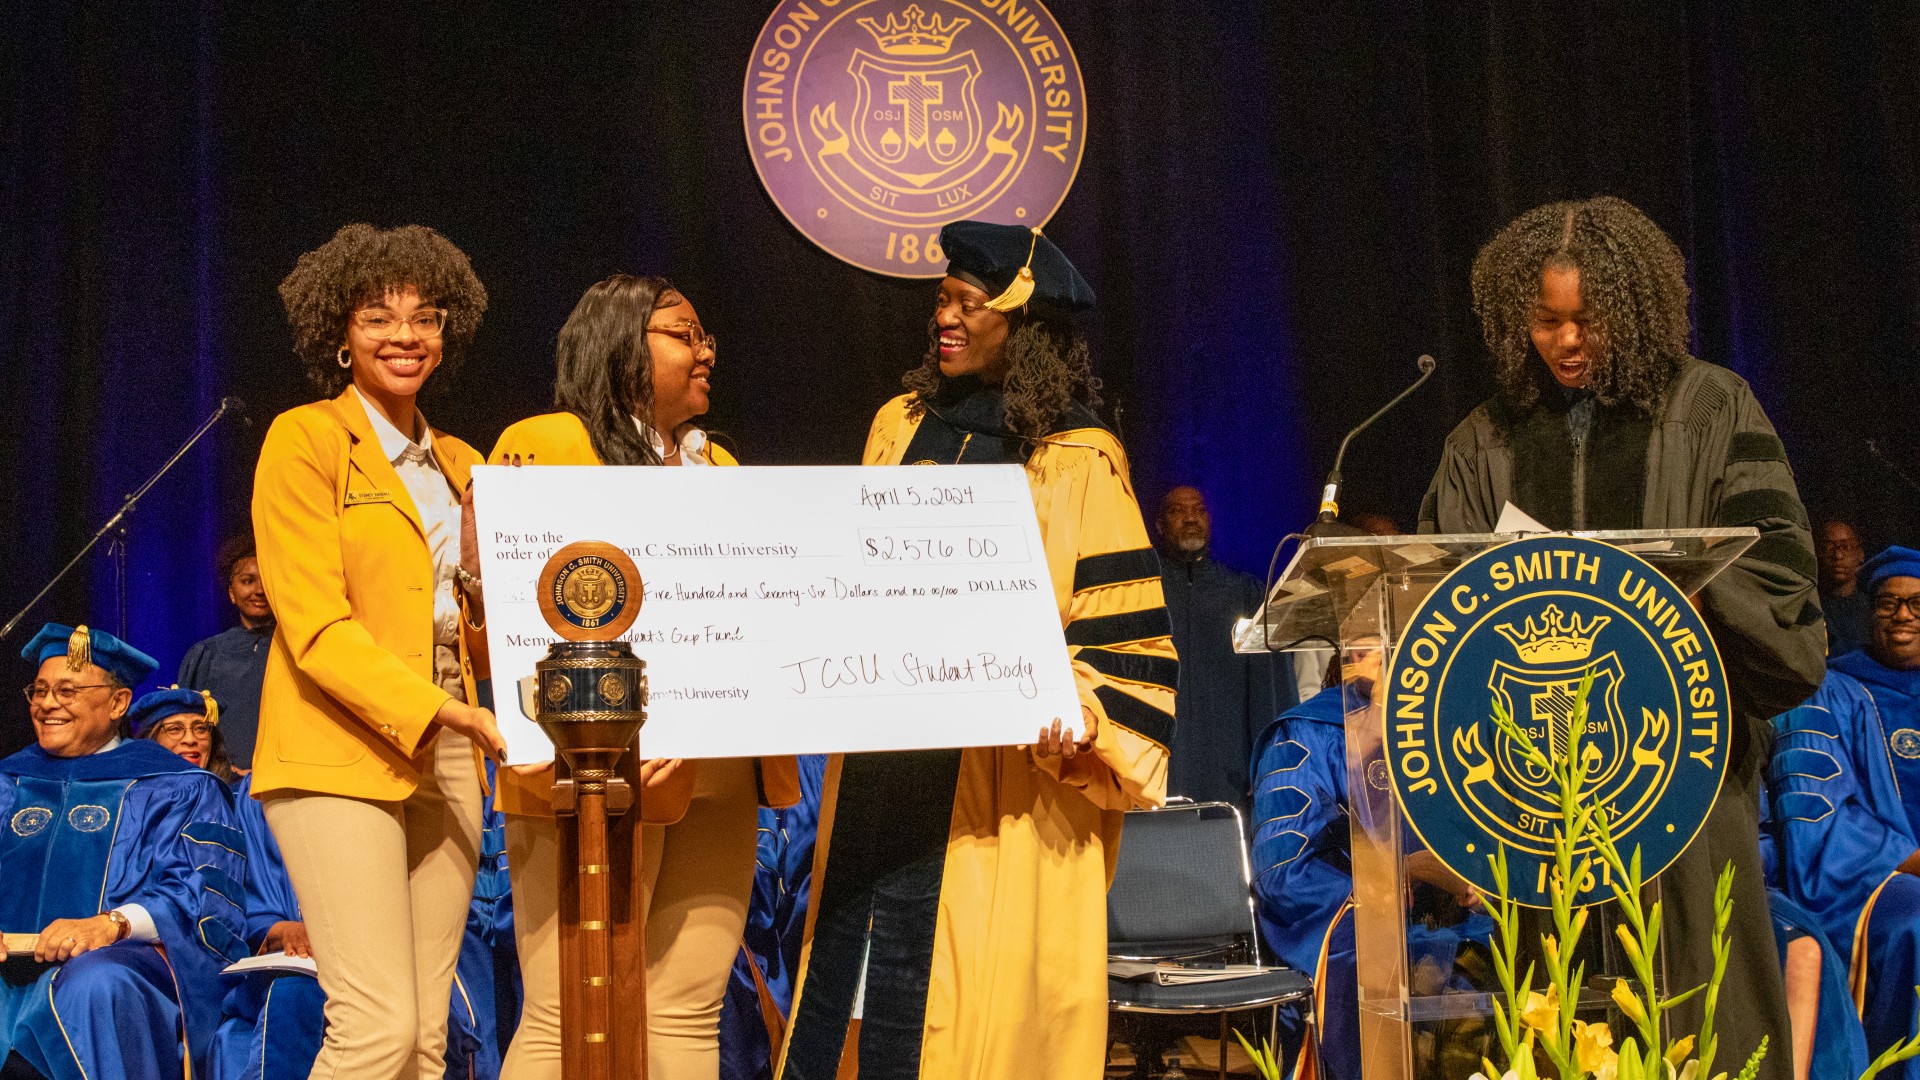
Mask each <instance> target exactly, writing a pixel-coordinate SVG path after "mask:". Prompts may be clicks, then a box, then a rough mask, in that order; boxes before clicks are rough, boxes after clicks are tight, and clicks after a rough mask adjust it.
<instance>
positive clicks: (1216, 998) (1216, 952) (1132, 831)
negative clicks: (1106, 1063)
mask: <svg viewBox="0 0 1920 1080" xmlns="http://www.w3.org/2000/svg"><path fill="white" fill-rule="evenodd" d="M1244 835H1245V834H1244V833H1243V832H1242V831H1241V827H1240V811H1239V810H1238V809H1236V808H1235V807H1233V806H1231V805H1229V804H1227V803H1221V802H1211V803H1192V802H1186V801H1184V800H1180V801H1176V802H1174V803H1172V804H1170V805H1168V806H1166V807H1164V808H1162V809H1158V810H1132V811H1128V813H1127V815H1126V822H1125V824H1124V825H1123V826H1122V831H1121V834H1120V860H1119V865H1118V866H1116V867H1115V870H1114V877H1113V887H1112V888H1111V889H1110V890H1108V893H1107V955H1108V956H1109V957H1110V958H1112V959H1115V960H1140V961H1150V962H1165V961H1187V962H1205V963H1213V962H1220V963H1239V964H1259V963H1261V962H1262V960H1261V951H1260V930H1259V926H1258V924H1257V923H1256V922H1255V918H1254V910H1253V878H1252V873H1251V871H1250V869H1249V867H1248V864H1247V847H1246V842H1245V840H1244V839H1243V837H1244ZM1312 998H1313V979H1312V978H1311V977H1310V976H1308V975H1306V974H1303V973H1301V972H1298V971H1293V970H1291V969H1288V970H1283V971H1273V972H1267V973H1264V974H1259V975H1249V976H1245V977H1242V978H1235V979H1224V980H1220V981H1217V982H1202V983H1187V984H1185V985H1181V986H1161V985H1160V984H1159V983H1158V982H1156V981H1154V980H1152V979H1147V980H1144V981H1137V982H1129V981H1126V980H1122V979H1116V978H1112V977H1109V978H1108V979H1107V1005H1108V1008H1110V1009H1111V1010H1112V1011H1114V1012H1117V1013H1122V1014H1142V1013H1144V1014H1157V1015H1163V1016H1169V1015H1171V1016H1204V1015H1208V1014H1214V1015H1218V1016H1219V1017H1220V1076H1221V1077H1222V1078H1224V1077H1225V1076H1226V1075H1227V1044H1228V1043H1229V1042H1230V1041H1231V1036H1230V1035H1229V1034H1228V1031H1227V1021H1228V1017H1230V1016H1231V1015H1232V1014H1234V1013H1238V1012H1252V1011H1255V1010H1259V1009H1267V1010H1269V1011H1270V1013H1271V1014H1272V1015H1273V1016H1274V1018H1275V1020H1276V1021H1277V1018H1278V1013H1279V1008H1280V1006H1282V1005H1287V1004H1293V1003H1300V1002H1310V1001H1311V1000H1312ZM1311 1011H1312V1010H1311V1009H1308V1010H1307V1012H1308V1014H1309V1015H1311ZM1269 1030H1272V1029H1271V1026H1269ZM1255 1042H1256V1044H1257V1042H1258V1040H1255ZM1315 1042H1316V1040H1314V1039H1313V1038H1312V1037H1311V1034H1310V1035H1309V1038H1308V1044H1309V1046H1310V1047H1311V1046H1312V1045H1313V1044H1314V1043H1315ZM1135 1047H1136V1060H1139V1058H1138V1056H1137V1055H1138V1053H1139V1044H1138V1043H1136V1044H1135ZM1306 1052H1308V1051H1307V1050H1302V1053H1306ZM1137 1075H1144V1069H1142V1071H1141V1072H1140V1073H1138V1074H1137Z"/></svg>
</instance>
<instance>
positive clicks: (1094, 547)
mask: <svg viewBox="0 0 1920 1080" xmlns="http://www.w3.org/2000/svg"><path fill="white" fill-rule="evenodd" d="M908 400H909V399H908V398H907V397H905V396H902V397H899V398H895V399H894V400H893V401H890V402H888V403H887V404H886V406H885V407H883V408H882V409H881V410H880V413H879V415H878V416H877V417H876V418H875V419H874V423H873V429H872V432H871V433H870V434H869V436H868V439H867V448H866V454H865V464H868V465H897V464H900V463H901V462H902V460H903V457H904V455H905V454H906V452H907V450H908V448H909V445H910V444H913V443H914V438H915V434H916V432H917V431H918V429H919V428H920V426H921V424H922V422H923V421H924V420H928V419H929V417H927V416H926V415H925V414H923V416H922V417H913V416H910V415H908V410H907V404H908ZM995 400H997V399H995ZM945 415H948V416H951V414H945ZM1074 421H1081V422H1083V426H1068V427H1066V428H1064V429H1063V430H1060V431H1057V432H1055V433H1054V434H1051V435H1048V436H1046V437H1045V438H1044V439H1042V440H1040V441H1039V443H1038V445H1037V447H1036V448H1035V449H1034V451H1033V453H1032V455H1031V456H1030V457H1029V458H1028V459H1027V461H1026V471H1027V477H1028V481H1029V483H1030V484H1031V487H1032V494H1033V504H1034V509H1035V510H1036V511H1037V513H1038V515H1039V521H1040V533H1041V536H1042V538H1043V540H1044V543H1045V545H1046V552H1047V566H1048V569H1049V571H1050V572H1051V578H1052V587H1053V593H1054V596H1055V598H1056V600H1057V602H1058V606H1059V612H1060V625H1061V627H1062V629H1063V630H1064V632H1065V634H1066V638H1067V643H1068V652H1069V654H1070V656H1071V657H1072V660H1073V671H1074V676H1075V680H1076V682H1077V683H1078V686H1079V694H1080V701H1081V703H1082V704H1083V705H1085V706H1086V707H1087V708H1088V709H1090V710H1092V711H1093V713H1094V715H1095V716H1097V717H1098V718H1099V731H1098V735H1097V737H1096V739H1095V742H1094V745H1093V749H1092V752H1091V753H1087V752H1082V753H1081V754H1079V755H1077V756H1076V757H1074V758H1073V759H1072V760H1063V759H1061V758H1059V757H1054V758H1049V759H1046V760H1044V761H1042V760H1037V759H1036V758H1035V757H1034V756H1033V754H1032V753H1031V751H1029V750H1027V749H1024V748H1015V747H985V748H973V749H967V750H962V751H957V752H942V751H924V752H915V753H919V754H941V753H955V754H957V759H958V775H957V780H956V781H955V782H954V786H953V789H952V790H953V800H952V811H951V816H950V819H949V820H948V822H947V828H946V841H945V852H944V858H943V859H942V858H941V857H940V856H939V854H938V852H937V850H936V852H935V854H934V856H933V857H932V859H931V862H933V863H934V864H936V865H935V866H934V867H933V869H932V870H931V871H930V872H929V874H928V875H927V885H928V887H929V888H930V889H931V890H934V891H937V905H935V904H931V903H926V899H927V898H926V897H925V896H922V897H920V899H921V901H922V903H924V904H926V909H927V910H928V911H931V912H934V915H933V919H934V921H933V925H932V932H931V934H930V935H927V937H926V939H925V940H924V942H923V943H922V944H920V945H918V946H917V947H918V948H920V949H921V953H920V954H918V955H917V961H918V962H917V965H916V964H906V965H897V964H896V965H883V964H882V963H881V962H880V960H879V957H880V954H881V950H882V943H883V926H882V923H883V922H884V921H886V919H887V913H888V911H889V905H890V904H891V903H893V902H894V897H895V896H896V895H898V894H897V893H896V894H892V895H890V894H888V893H887V892H886V891H885V890H884V889H882V890H880V891H879V892H878V893H876V894H875V895H874V896H873V897H872V898H871V904H872V906H871V911H872V915H871V916H868V915H866V914H865V911H866V910H867V909H865V908H859V907H858V904H859V903H865V902H867V901H865V900H859V901H854V902H851V903H849V902H846V901H839V897H844V896H845V895H846V889H845V887H844V883H842V888H841V891H840V893H839V894H838V895H837V896H835V895H830V894H834V890H835V888H836V881H835V874H836V873H842V874H844V875H846V876H848V877H853V876H857V875H858V874H859V873H860V872H861V871H862V869H863V868H862V867H860V866H857V865H854V866H849V865H848V863H851V862H855V861H856V860H853V859H851V858H849V859H848V860H845V861H842V862H836V861H835V859H834V858H833V845H834V843H835V841H836V837H839V838H841V839H844V840H846V842H848V843H849V844H851V843H854V842H855V841H854V840H853V839H852V834H853V833H855V832H861V833H866V834H869V836H871V834H874V833H876V832H878V833H879V834H880V837H879V840H878V842H877V846H878V847H880V848H884V847H885V846H886V844H887V843H888V842H889V840H888V837H887V835H886V834H887V831H888V830H890V829H892V828H894V826H895V824H896V822H905V821H906V820H907V819H909V818H911V817H912V816H913V815H914V814H915V812H916V811H920V812H927V811H930V812H931V813H933V814H937V815H944V814H945V811H944V807H943V806H942V805H940V804H935V805H933V806H931V807H925V806H922V807H915V806H913V805H912V799H911V797H910V796H911V794H912V793H913V792H914V791H917V790H922V789H916V788H908V789H907V790H906V791H904V792H902V793H901V795H902V797H900V798H898V800H897V802H896V803H895V804H894V808H895V809H897V811H898V812H897V814H896V813H895V812H894V809H890V808H888V807H875V806H873V805H871V803H869V805H867V806H866V807H864V808H863V809H862V814H863V817H864V818H865V820H866V822H867V827H866V828H865V829H858V828H854V827H853V826H854V825H855V824H856V823H855V821H854V819H852V818H849V819H848V822H847V823H845V824H841V825H839V827H838V829H839V831H836V811H837V810H846V809H848V808H847V807H845V806H842V805H841V803H842V801H843V799H842V796H843V795H845V794H846V793H845V792H844V791H843V786H842V779H843V776H852V775H853V773H850V772H849V771H848V766H849V760H848V759H847V758H846V757H845V756H844V755H835V756H834V757H833V758H832V759H831V760H830V762H829V764H828V767H827V773H826V780H825V785H824V789H823V792H822V798H821V811H820V841H819V846H818V849H817V851H816V853H815V860H814V873H813V891H812V896H811V898H810V899H811V903H810V906H809V910H808V913H807V940H806V945H805V947H804V951H803V953H802V959H801V965H800V974H799V978H798V981H797V983H796V986H797V990H796V992H795V998H794V1004H793V1012H792V1020H791V1023H790V1026H789V1030H788V1038H787V1044H786V1047H785V1050H784V1052H783V1054H782V1060H781V1070H780V1072H779V1074H778V1075H780V1076H783V1077H785V1078H787V1080H829V1078H831V1077H832V1076H833V1075H834V1071H835V1069H836V1067H837V1064H838V1061H839V1057H840V1048H841V1045H842V1044H843V1043H844V1042H845V1033H846V1030H847V1020H848V1013H849V1011H850V1007H851V1004H852V993H853V991H852V986H851V982H850V980H853V979H857V978H858V974H859V965H860V961H859V952H860V949H861V947H862V944H861V943H860V942H859V941H857V940H855V939H857V938H860V937H864V936H870V937H871V939H872V941H873V943H874V944H873V949H874V957H875V959H874V961H872V962H870V963H869V965H868V968H867V975H866V978H867V983H866V998H865V1011H864V1019H863V1024H862V1031H861V1036H860V1053H861V1066H862V1072H863V1073H867V1074H870V1075H881V1076H889V1077H891V1076H906V1075H918V1076H921V1077H928V1078H935V1077H937V1078H940V1080H1016V1078H1028V1077H1041V1076H1044V1077H1049V1078H1056V1080H1093V1078H1095V1077H1098V1076H1100V1075H1101V1071H1102V1063H1103V1060H1104V1056H1105V1052H1106V1032H1107V982H1106V948H1107V912H1106V899H1107V886H1108V884H1109V883H1110V882H1111V881H1112V878H1113V868H1114V860H1115V857H1116V856H1117V854H1118V851H1119V841H1120V823H1121V818H1122V813H1123V811H1125V810H1127V809H1128V808H1131V807H1144V806H1155V805H1159V804H1160V803H1161V802H1163V801H1164V799H1165V796H1166V775H1167V742H1168V740H1169V736H1170V734H1171V731H1172V726H1173V697H1174V691H1173V687H1174V685H1175V675H1176V673H1177V661H1176V659H1175V656H1174V650H1173V642H1172V639H1171V637H1170V636H1169V634H1170V623H1169V620H1168V617H1167V614H1166V609H1165V607H1164V604H1163V600H1162V596H1161V591H1160V577H1159V566H1158V562H1157V559H1156V557H1155V555H1154V553H1153V550H1152V547H1151V545H1150V544H1149V542H1148V539H1147V533H1146V528H1145V525H1144V524H1143V522H1142V520H1141V516H1140V508H1139V504H1138V503H1137V502H1136V501H1135V499H1134V494H1133V489H1132V484H1131V481H1130V480H1129V478H1128V474H1127V461H1126V455H1125V453H1124V452H1123V451H1122V450H1121V448H1120V444H1119V441H1118V440H1117V439H1115V438H1114V436H1113V435H1112V434H1111V433H1109V432H1108V431H1106V430H1105V429H1104V428H1101V427H1099V426H1097V421H1095V420H1093V418H1092V415H1091V413H1090V412H1087V411H1085V410H1078V411H1077V412H1076V415H1075V416H1074V417H1071V418H1070V421H1069V423H1072V422H1074ZM930 422H932V423H935V424H939V423H942V422H943V421H942V420H939V419H932V420H931V421H930ZM960 432H961V433H962V434H964V438H963V439H962V440H960V441H955V442H952V443H951V445H952V446H955V447H959V448H960V452H959V453H958V454H957V455H952V454H950V455H947V456H945V457H943V458H942V459H941V461H942V463H947V462H951V461H952V460H953V459H954V457H956V456H957V457H959V458H960V460H962V461H966V462H972V461H975V460H979V458H977V457H975V456H973V455H970V454H969V453H968V452H967V448H968V447H970V446H971V447H974V448H977V447H979V446H980V445H981V442H976V441H974V434H973V433H969V432H968V431H967V429H965V428H964V427H962V428H961V429H960ZM922 448H923V449H924V446H923V447H922ZM917 457H918V454H916V458H917ZM1014 460H1017V458H1015V459H1014ZM926 463H929V464H931V463H932V462H931V461H928V462H926ZM1063 719H1067V720H1068V721H1069V722H1070V723H1072V725H1073V726H1074V727H1075V728H1076V729H1078V728H1079V727H1080V722H1079V720H1078V718H1072V717H1068V718H1063ZM885 756H887V755H858V756H857V757H859V758H863V759H873V758H878V757H885ZM898 757H899V758H900V759H906V758H907V757H909V755H899V756H898ZM854 764H856V765H857V764H859V762H855V763H854ZM856 771H857V770H856ZM947 775H948V776H951V775H953V774H952V773H951V772H949V773H948V774H947ZM865 790H867V791H869V792H871V791H872V790H873V788H872V787H871V786H868V787H867V788H866V789H865ZM940 794H944V791H938V790H937V791H936V792H935V797H936V798H937V797H938V795H940ZM875 810H878V811H879V813H877V814H876V813H875ZM876 818H878V819H882V821H881V823H880V824H879V825H878V827H877V828H876V826H875V824H874V820H875V819H876ZM937 825H938V821H937V819H936V828H937ZM935 839H936V843H937V839H938V838H937V835H936V838H935ZM860 843H861V844H862V845H863V847H862V850H863V851H864V850H871V849H874V848H875V847H876V843H875V842H874V841H873V840H871V839H868V840H862V841H860ZM881 857H882V858H884V856H881ZM823 896H825V897H827V898H828V911H829V915H828V916H827V918H828V920H829V925H835V924H836V922H837V923H838V925H841V926H842V927H843V928H844V927H845V926H846V925H847V924H848V922H849V919H848V918H847V917H846V916H843V915H835V914H833V912H835V911H844V910H846V909H847V908H848V907H849V906H851V907H853V908H854V910H855V914H854V915H853V916H852V918H853V919H855V920H865V921H866V925H865V927H861V926H859V924H858V923H857V922H854V923H853V932H852V933H851V934H850V933H847V932H828V931H827V930H826V929H825V928H823V927H822V926H821V925H820V922H819V921H820V919H821V918H822V898H823ZM836 901H839V902H838V903H836ZM904 906H908V907H912V906H914V905H913V904H912V903H911V902H908V903H907V904H906V905H904ZM822 942H826V944H825V945H824V946H823V945H822ZM850 942H851V944H850ZM849 953H851V955H848V954H849ZM892 955H895V956H897V955H899V954H898V953H897V952H896V953H894V954H892ZM883 967H891V968H899V967H906V968H909V969H911V970H904V971H902V970H883ZM816 969H819V970H816ZM917 995H924V1000H925V1009H924V1023H923V1024H921V1025H916V1024H914V1023H913V1022H912V1021H913V1020H914V1016H913V1015H912V1014H913V1012H914V1010H912V1009H908V1010H905V1013H906V1015H905V1016H904V1018H903V1017H902V1016H901V1015H900V1013H901V1012H902V1010H901V1009H900V1008H899V1006H898V1004H897V1003H898V1001H900V1000H901V999H902V998H908V999H913V1000H918V997H917ZM890 1010H891V1012H892V1013H893V1014H894V1015H893V1016H892V1019H891V1021H890V1022H888V1023H880V1022H879V1021H878V1020H877V1019H876V1014H877V1013H886V1012H889V1011H890ZM916 1027H917V1030H916ZM847 1049H848V1052H852V1047H850V1046H849V1047H848V1048H847ZM916 1052H917V1055H918V1067H917V1070H915V1069H914V1067H913V1057H914V1055H915V1054H916Z"/></svg>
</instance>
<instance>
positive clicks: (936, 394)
mask: <svg viewBox="0 0 1920 1080" xmlns="http://www.w3.org/2000/svg"><path fill="white" fill-rule="evenodd" d="M1007 321H1008V322H1009V323H1011V324H1012V325H1011V326H1010V327H1009V328H1008V331H1007V343H1006V350H1007V374H1006V377H1005V378H1004V379H1002V380H1001V382H1000V389H1001V393H1002V396H1003V398H1004V400H1005V402H1006V408H1007V426H1008V427H1010V428H1011V429H1012V430H1013V432H1014V434H1016V435H1020V436H1023V437H1025V438H1027V439H1039V438H1040V437H1041V436H1043V435H1046V434H1047V433H1048V432H1049V431H1050V430H1051V429H1052V427H1053V424H1054V422H1055V421H1057V420H1059V419H1060V417H1062V416H1063V415H1065V414H1066V411H1067V406H1069V405H1071V404H1072V403H1073V402H1075V401H1079V402H1082V403H1084V404H1086V405H1089V406H1093V405H1098V404H1100V380H1099V379H1098V378H1096V377H1095V376H1094V374H1093V355H1092V353H1091V352H1090V351H1089V350H1088V349H1087V339H1086V338H1085V337H1083V336H1081V335H1080V334H1079V333H1077V332H1076V331H1075V330H1074V329H1073V327H1072V324H1071V323H1069V322H1068V321H1066V319H1064V318H1058V317H1050V316H1048V315H1046V314H1044V313H1042V312H1039V311H1037V310H1036V309H1033V308H1028V309H1027V310H1026V312H1025V313H1018V312H1016V313H1014V314H1011V315H1008V316H1007ZM945 381H946V380H945V378H944V377H943V376H942V375H941V374H940V328H939V326H937V325H936V324H935V323H934V322H933V321H932V320H929V321H928V322H927V353H926V356H925V357H924V358H922V359H921V361H920V366H919V367H916V368H914V369H913V370H911V371H909V372H907V373H906V374H905V375H903V376H901V377H900V385H902V386H904V387H906V388H907V389H908V390H910V391H912V392H913V401H911V402H909V403H908V405H907V410H908V413H909V414H910V415H914V416H918V415H919V414H920V410H921V404H920V403H921V402H922V401H939V400H940V388H941V386H942V384H943V383H944V382H945Z"/></svg>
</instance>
